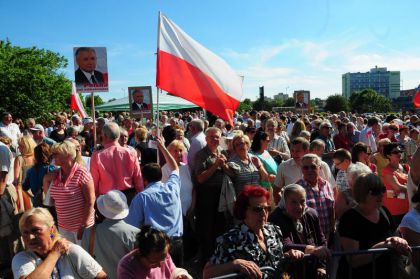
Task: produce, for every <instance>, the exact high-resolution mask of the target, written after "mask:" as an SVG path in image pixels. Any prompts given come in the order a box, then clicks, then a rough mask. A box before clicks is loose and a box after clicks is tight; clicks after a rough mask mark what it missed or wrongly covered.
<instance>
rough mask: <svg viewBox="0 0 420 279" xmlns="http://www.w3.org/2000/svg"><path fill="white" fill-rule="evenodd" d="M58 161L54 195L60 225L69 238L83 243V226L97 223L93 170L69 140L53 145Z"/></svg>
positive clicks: (52, 185) (52, 193)
mask: <svg viewBox="0 0 420 279" xmlns="http://www.w3.org/2000/svg"><path fill="white" fill-rule="evenodd" d="M52 155H53V158H54V160H55V165H56V166H58V167H60V168H59V170H58V171H57V172H55V173H54V174H52V175H51V176H52V177H51V178H52V182H51V186H50V194H51V198H52V200H53V201H54V204H55V208H56V210H57V218H58V229H59V231H60V233H61V234H62V235H63V236H64V237H65V238H67V239H68V240H70V241H72V242H74V243H78V244H79V243H80V241H81V239H82V235H83V230H84V229H85V228H87V227H90V226H92V225H93V224H94V212H95V210H94V209H93V206H94V203H95V191H94V186H93V179H92V176H91V174H90V173H89V172H88V171H87V169H86V168H85V167H83V166H82V165H80V164H79V163H78V162H77V161H76V159H77V151H76V147H75V145H74V144H73V143H71V142H69V141H64V142H61V143H57V144H54V145H53V148H52Z"/></svg>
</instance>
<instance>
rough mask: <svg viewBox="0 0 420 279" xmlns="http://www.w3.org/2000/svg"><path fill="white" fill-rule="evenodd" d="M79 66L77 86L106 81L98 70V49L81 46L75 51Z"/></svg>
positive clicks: (76, 78)
mask: <svg viewBox="0 0 420 279" xmlns="http://www.w3.org/2000/svg"><path fill="white" fill-rule="evenodd" d="M75 56H76V63H77V65H78V66H79V68H78V69H77V70H76V72H75V80H76V85H77V86H83V85H84V84H97V83H102V82H104V75H103V74H102V73H101V72H99V71H97V70H96V63H97V57H96V51H95V49H94V48H90V47H79V48H78V49H77V50H76V53H75Z"/></svg>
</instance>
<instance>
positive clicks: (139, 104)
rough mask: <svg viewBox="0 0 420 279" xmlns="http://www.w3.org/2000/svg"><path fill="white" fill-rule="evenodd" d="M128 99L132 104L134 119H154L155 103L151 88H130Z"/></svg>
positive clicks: (131, 109)
mask: <svg viewBox="0 0 420 279" xmlns="http://www.w3.org/2000/svg"><path fill="white" fill-rule="evenodd" d="M128 99H129V102H130V112H131V115H132V116H133V117H134V118H137V119H139V118H141V119H143V118H147V119H151V118H152V115H153V103H152V87H151V86H134V87H128Z"/></svg>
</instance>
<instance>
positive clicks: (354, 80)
mask: <svg viewBox="0 0 420 279" xmlns="http://www.w3.org/2000/svg"><path fill="white" fill-rule="evenodd" d="M342 89H343V96H344V97H346V98H350V96H351V94H353V92H356V91H361V90H363V89H373V90H375V91H376V92H378V94H381V95H383V96H385V97H387V98H391V99H395V98H398V97H399V96H400V72H399V71H388V70H387V68H378V67H377V66H376V67H375V68H372V69H370V71H369V72H366V73H360V72H358V73H346V74H343V75H342Z"/></svg>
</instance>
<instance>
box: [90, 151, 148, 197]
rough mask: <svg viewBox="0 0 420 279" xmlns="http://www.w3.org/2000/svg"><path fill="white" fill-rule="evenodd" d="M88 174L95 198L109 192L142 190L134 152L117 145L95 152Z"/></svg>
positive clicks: (138, 167)
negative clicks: (91, 179) (91, 180)
mask: <svg viewBox="0 0 420 279" xmlns="http://www.w3.org/2000/svg"><path fill="white" fill-rule="evenodd" d="M90 172H91V173H92V177H93V182H94V184H95V194H96V196H99V195H103V194H106V193H107V192H108V191H110V190H121V191H122V190H127V189H131V188H133V187H134V188H135V189H136V191H137V192H140V191H142V190H143V188H144V187H143V179H142V177H141V172H140V165H139V161H138V160H137V157H136V155H135V153H134V152H132V151H131V150H130V149H128V148H126V147H122V146H121V145H119V144H118V143H111V144H106V145H105V148H104V149H102V150H100V151H96V152H94V153H93V155H92V159H91V161H90Z"/></svg>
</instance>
